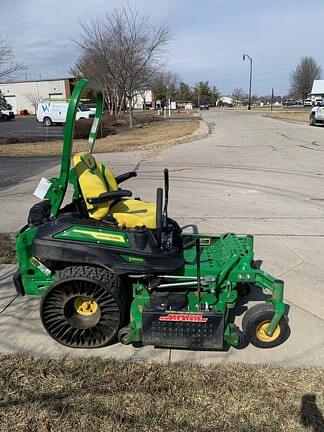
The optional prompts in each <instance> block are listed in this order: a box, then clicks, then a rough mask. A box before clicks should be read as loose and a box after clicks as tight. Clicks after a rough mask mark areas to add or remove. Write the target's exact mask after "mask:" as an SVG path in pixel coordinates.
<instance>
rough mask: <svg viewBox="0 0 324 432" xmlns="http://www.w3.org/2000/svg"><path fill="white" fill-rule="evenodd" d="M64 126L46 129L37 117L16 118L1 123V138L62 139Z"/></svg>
mask: <svg viewBox="0 0 324 432" xmlns="http://www.w3.org/2000/svg"><path fill="white" fill-rule="evenodd" d="M63 131H64V127H63V126H51V127H45V126H44V125H43V124H42V123H40V122H38V121H37V120H36V117H35V116H26V117H23V116H22V117H16V118H15V119H14V120H10V121H0V138H3V137H4V138H8V137H13V136H14V137H19V138H42V139H44V140H45V139H46V138H61V137H63Z"/></svg>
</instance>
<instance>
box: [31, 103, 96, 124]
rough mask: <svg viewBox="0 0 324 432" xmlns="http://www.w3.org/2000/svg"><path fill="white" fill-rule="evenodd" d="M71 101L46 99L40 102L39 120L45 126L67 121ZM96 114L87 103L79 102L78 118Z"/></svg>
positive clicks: (37, 114)
mask: <svg viewBox="0 0 324 432" xmlns="http://www.w3.org/2000/svg"><path fill="white" fill-rule="evenodd" d="M68 105H69V102H66V101H62V102H60V101H46V102H40V103H39V104H38V106H37V112H36V116H37V120H38V121H39V122H42V123H44V125H45V126H52V124H53V123H65V120H66V113H67V109H68ZM94 116H95V112H94V110H92V109H91V108H89V107H87V105H84V104H79V106H78V111H77V113H76V120H80V119H88V118H92V117H94Z"/></svg>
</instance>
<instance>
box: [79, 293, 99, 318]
mask: <svg viewBox="0 0 324 432" xmlns="http://www.w3.org/2000/svg"><path fill="white" fill-rule="evenodd" d="M74 308H75V310H76V311H77V313H78V314H79V315H82V316H91V315H94V314H95V313H96V312H97V309H98V303H97V302H95V301H94V300H92V299H90V298H88V297H76V299H75V300H74Z"/></svg>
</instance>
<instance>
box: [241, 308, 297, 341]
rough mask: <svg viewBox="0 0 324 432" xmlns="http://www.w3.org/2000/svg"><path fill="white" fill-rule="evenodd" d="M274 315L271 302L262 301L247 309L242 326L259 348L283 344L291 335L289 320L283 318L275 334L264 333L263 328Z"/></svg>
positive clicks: (249, 339) (247, 336) (249, 338)
mask: <svg viewBox="0 0 324 432" xmlns="http://www.w3.org/2000/svg"><path fill="white" fill-rule="evenodd" d="M273 315H274V306H273V305H272V304H271V303H261V304H258V305H255V306H253V307H251V308H250V309H248V310H247V312H246V313H245V314H244V317H243V321H242V328H243V332H244V334H245V337H246V339H247V340H248V341H249V342H250V343H251V344H252V345H254V346H256V347H258V348H273V347H276V346H278V345H280V344H282V343H283V342H284V341H285V340H286V339H287V338H288V336H289V325H288V320H287V318H286V317H285V316H283V317H282V318H281V320H280V321H279V324H278V326H277V327H276V329H275V332H274V333H273V335H272V336H271V337H270V336H267V335H265V334H262V328H263V329H264V328H265V326H266V325H267V324H268V323H270V321H271V320H272V317H273Z"/></svg>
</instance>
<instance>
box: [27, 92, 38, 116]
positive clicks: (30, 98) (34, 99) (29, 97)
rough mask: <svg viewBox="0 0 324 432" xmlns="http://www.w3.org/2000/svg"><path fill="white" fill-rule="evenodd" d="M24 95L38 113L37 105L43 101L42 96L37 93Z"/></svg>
mask: <svg viewBox="0 0 324 432" xmlns="http://www.w3.org/2000/svg"><path fill="white" fill-rule="evenodd" d="M24 96H25V98H26V99H27V100H28V102H30V103H31V104H32V105H33V107H34V110H35V112H34V114H36V110H37V106H38V104H39V102H41V100H42V97H41V96H40V95H39V94H36V93H26V94H25V95H24Z"/></svg>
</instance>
